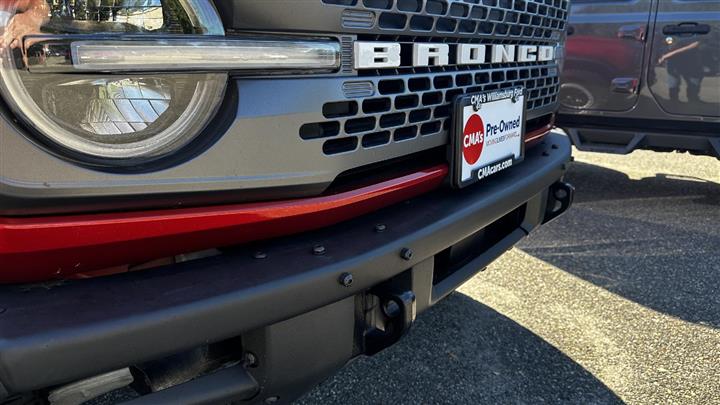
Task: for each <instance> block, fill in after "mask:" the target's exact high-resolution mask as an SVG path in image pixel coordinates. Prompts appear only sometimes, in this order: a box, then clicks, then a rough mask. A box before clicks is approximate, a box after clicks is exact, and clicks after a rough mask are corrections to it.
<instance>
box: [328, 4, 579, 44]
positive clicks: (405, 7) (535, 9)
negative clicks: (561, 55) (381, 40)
mask: <svg viewBox="0 0 720 405" xmlns="http://www.w3.org/2000/svg"><path fill="white" fill-rule="evenodd" d="M322 2H323V3H325V4H329V5H334V6H345V7H347V9H346V10H345V11H346V12H347V13H348V14H347V15H348V16H353V15H355V14H357V13H369V14H372V15H375V16H376V18H374V21H370V20H369V21H368V24H366V25H357V24H356V22H355V20H354V19H352V18H351V19H349V20H346V21H343V24H344V26H346V27H352V28H365V29H368V30H373V29H379V30H387V31H404V32H408V33H411V32H413V31H416V32H422V33H427V32H435V33H450V34H453V35H459V36H463V35H464V36H474V35H483V36H488V35H492V36H509V37H518V36H523V37H526V38H535V39H552V38H554V35H558V34H559V32H560V31H562V30H563V29H565V21H566V18H567V12H568V0H500V1H498V0H425V1H423V0H322ZM353 13H355V14H353ZM554 33H556V34H554Z"/></svg>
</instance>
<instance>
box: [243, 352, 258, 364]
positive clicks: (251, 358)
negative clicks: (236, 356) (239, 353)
mask: <svg viewBox="0 0 720 405" xmlns="http://www.w3.org/2000/svg"><path fill="white" fill-rule="evenodd" d="M257 366H258V359H257V357H255V354H253V353H251V352H247V353H245V367H250V368H255V367H257Z"/></svg>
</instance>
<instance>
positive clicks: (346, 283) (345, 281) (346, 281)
mask: <svg viewBox="0 0 720 405" xmlns="http://www.w3.org/2000/svg"><path fill="white" fill-rule="evenodd" d="M338 281H340V284H342V286H343V287H350V286H351V285H352V283H353V275H352V274H350V273H343V274H341V275H340V279H339V280H338Z"/></svg>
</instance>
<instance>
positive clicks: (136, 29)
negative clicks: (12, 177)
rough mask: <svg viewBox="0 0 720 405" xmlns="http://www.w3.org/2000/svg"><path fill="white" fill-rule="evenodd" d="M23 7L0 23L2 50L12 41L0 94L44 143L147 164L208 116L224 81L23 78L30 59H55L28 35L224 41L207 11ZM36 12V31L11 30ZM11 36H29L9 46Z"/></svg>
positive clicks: (205, 7) (154, 1)
mask: <svg viewBox="0 0 720 405" xmlns="http://www.w3.org/2000/svg"><path fill="white" fill-rule="evenodd" d="M42 1H46V0H42ZM30 3H31V6H34V7H36V8H35V9H26V10H15V11H16V13H15V14H14V15H13V16H9V15H8V16H6V18H5V21H4V22H5V25H4V27H3V28H4V29H3V32H4V33H5V34H6V35H5V37H6V38H8V39H7V40H6V41H5V43H6V44H8V43H10V42H11V40H14V41H16V42H15V44H13V46H6V47H5V49H4V51H3V53H4V55H3V61H2V67H1V68H0V76H1V79H2V80H1V81H0V91H1V92H2V95H3V96H4V99H5V100H6V101H7V102H8V104H9V105H10V107H11V109H12V110H13V112H14V113H15V114H16V115H17V116H18V117H20V118H21V119H22V120H23V121H25V123H26V124H27V125H28V127H30V128H33V129H34V130H36V131H37V132H39V133H40V134H41V135H42V136H43V137H44V138H45V139H46V140H49V141H51V142H52V143H54V144H56V145H59V146H61V147H63V148H66V149H69V150H71V151H73V152H78V153H80V154H82V155H87V156H90V157H95V158H106V159H111V160H116V159H119V160H127V159H138V158H155V157H158V156H162V155H165V154H167V153H170V152H173V151H175V150H177V149H179V148H181V147H182V146H184V145H186V144H187V143H188V142H190V141H191V140H192V139H193V138H195V137H196V136H197V135H198V134H199V133H200V132H201V131H202V129H203V128H204V127H205V126H206V125H207V123H208V121H209V120H210V119H211V118H212V117H213V115H214V114H215V112H216V110H217V108H218V106H219V105H220V103H221V101H222V99H223V95H224V90H225V86H226V84H227V73H175V74H166V73H146V74H113V75H98V74H97V73H92V74H72V73H70V74H68V73H53V72H47V73H45V72H31V71H30V70H29V69H27V66H26V65H27V64H28V63H29V61H30V60H34V61H36V62H37V60H38V59H39V60H42V59H46V58H48V57H52V56H53V55H54V54H53V52H54V51H55V50H54V49H53V48H52V47H51V46H50V45H48V44H45V43H43V42H42V41H40V40H38V39H35V38H34V37H33V36H32V35H33V34H38V35H41V34H45V35H47V34H50V35H52V36H53V37H54V38H62V37H63V36H70V35H73V36H76V37H82V36H85V35H87V36H88V37H92V36H94V35H99V34H104V35H109V36H120V35H128V34H133V35H142V36H147V37H153V36H157V35H167V34H173V35H185V34H193V35H198V34H200V35H213V34H222V25H221V23H220V21H219V19H218V18H217V14H216V13H215V10H214V9H213V8H212V6H211V5H210V3H208V2H204V1H195V0H186V1H180V0H178V1H165V0H122V1H117V0H110V1H108V0H47V2H46V5H47V7H44V6H45V5H43V4H40V3H39V2H38V1H34V2H33V1H30ZM33 3H35V4H33ZM8 11H12V10H8ZM8 11H6V13H7V12H8ZM43 12H47V13H48V16H47V17H45V18H42V20H41V21H42V25H41V26H39V27H38V26H26V27H18V25H21V24H25V25H28V23H27V21H30V19H29V18H22V16H23V14H26V13H43ZM19 17H20V18H19ZM19 29H23V30H24V32H26V33H29V34H30V35H31V36H25V37H23V38H12V35H13V34H14V31H17V30H19ZM11 31H12V32H11Z"/></svg>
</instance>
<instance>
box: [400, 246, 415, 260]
mask: <svg viewBox="0 0 720 405" xmlns="http://www.w3.org/2000/svg"><path fill="white" fill-rule="evenodd" d="M413 254H414V253H413V251H412V249H410V248H403V250H401V251H400V257H402V258H403V260H410V259H412V258H413Z"/></svg>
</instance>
